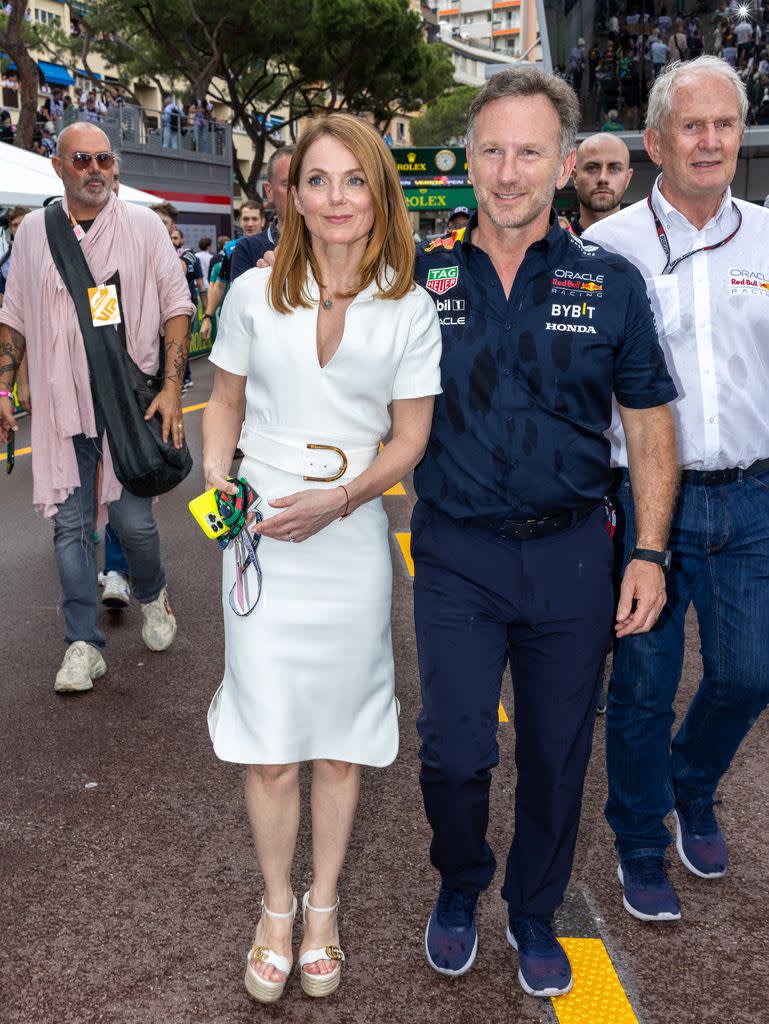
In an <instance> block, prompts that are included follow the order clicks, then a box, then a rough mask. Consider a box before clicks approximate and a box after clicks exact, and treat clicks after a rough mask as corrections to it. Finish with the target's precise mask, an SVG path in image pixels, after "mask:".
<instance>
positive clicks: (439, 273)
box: [426, 267, 459, 295]
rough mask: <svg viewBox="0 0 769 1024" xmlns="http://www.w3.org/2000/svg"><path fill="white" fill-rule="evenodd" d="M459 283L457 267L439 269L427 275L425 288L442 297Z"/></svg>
mask: <svg viewBox="0 0 769 1024" xmlns="http://www.w3.org/2000/svg"><path fill="white" fill-rule="evenodd" d="M458 283H459V267H440V268H439V269H438V270H430V271H428V274H427V282H426V287H427V288H428V289H429V290H430V291H431V292H435V294H436V295H444V294H445V293H446V292H447V291H448V290H449V288H453V287H454V286H455V285H457V284H458Z"/></svg>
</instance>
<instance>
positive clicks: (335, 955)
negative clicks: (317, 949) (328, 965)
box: [325, 946, 344, 960]
mask: <svg viewBox="0 0 769 1024" xmlns="http://www.w3.org/2000/svg"><path fill="white" fill-rule="evenodd" d="M325 953H326V959H327V960H344V953H343V952H342V950H341V949H340V948H339V946H326V949H325Z"/></svg>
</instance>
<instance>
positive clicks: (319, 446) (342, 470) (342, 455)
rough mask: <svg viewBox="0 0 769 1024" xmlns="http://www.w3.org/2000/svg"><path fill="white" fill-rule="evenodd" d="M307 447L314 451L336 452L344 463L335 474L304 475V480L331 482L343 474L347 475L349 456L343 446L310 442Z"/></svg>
mask: <svg viewBox="0 0 769 1024" xmlns="http://www.w3.org/2000/svg"><path fill="white" fill-rule="evenodd" d="M307 447H308V448H311V449H313V450H314V451H320V450H322V451H325V452H336V454H337V455H338V456H339V458H340V459H341V460H342V465H341V467H340V469H339V472H338V473H337V474H336V475H335V476H305V477H302V479H303V480H312V481H313V482H315V483H320V484H330V483H333V482H334V480H338V479H339V478H340V477H341V476H344V475H345V473H346V472H347V456H346V455H345V453H344V452H343V451H342V449H341V448H337V447H336V445H333V444H308V445H307Z"/></svg>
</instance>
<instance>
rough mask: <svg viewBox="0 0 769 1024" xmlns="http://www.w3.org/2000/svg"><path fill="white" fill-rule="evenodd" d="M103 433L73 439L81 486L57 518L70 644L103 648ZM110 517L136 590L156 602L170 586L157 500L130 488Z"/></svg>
mask: <svg viewBox="0 0 769 1024" xmlns="http://www.w3.org/2000/svg"><path fill="white" fill-rule="evenodd" d="M102 436H103V435H101V434H100V435H99V437H86V436H85V435H84V434H79V435H77V436H76V437H73V439H72V440H73V443H74V445H75V455H76V456H77V467H78V470H79V472H80V486H79V487H78V488H76V490H74V491H73V492H72V494H70V496H69V497H68V498H67V500H66V501H65V502H63V503H62V504H61V505H59V511H58V512H57V514H56V515H55V516H54V520H53V547H54V552H55V554H56V562H57V564H58V567H59V579H60V581H61V591H62V600H61V607H62V611H63V612H64V624H65V634H64V635H65V639H66V641H67V643H68V644H72V643H74V642H75V641H76V640H85V642H86V643H89V644H93V646H94V647H99V648H103V647H104V646H105V645H106V642H107V641H106V637H105V635H104V633H103V632H102V630H101V629H99V627H98V625H97V621H96V619H97V612H98V608H99V593H98V584H97V580H96V577H97V567H96V555H95V551H94V542H93V531H94V527H95V525H96V474H97V470H98V465H99V463H100V462H101V458H102ZM107 509H108V513H109V521H110V525H111V526H112V529H113V530H114V531H115V533H116V534H117V536H118V539H119V541H120V543H121V545H122V547H123V551H124V553H125V557H126V561H127V562H128V568H129V571H130V574H131V590H132V592H133V595H134V597H135V598H136V600H137V601H139V602H140V603H141V604H149V603H150V602H151V601H154V600H155V598H156V597H157V596H158V595H159V593H160V591H161V590H162V589H163V587H164V586H165V584H166V574H165V569H164V568H163V563H162V561H161V557H160V535H159V533H158V525H157V523H156V522H155V517H154V515H153V514H152V498H137V497H136V495H135V494H129V493H128V491H126V490H124V491H123V493H122V495H121V496H120V499H119V500H118V501H111V502H110V503H109V505H108V506H107Z"/></svg>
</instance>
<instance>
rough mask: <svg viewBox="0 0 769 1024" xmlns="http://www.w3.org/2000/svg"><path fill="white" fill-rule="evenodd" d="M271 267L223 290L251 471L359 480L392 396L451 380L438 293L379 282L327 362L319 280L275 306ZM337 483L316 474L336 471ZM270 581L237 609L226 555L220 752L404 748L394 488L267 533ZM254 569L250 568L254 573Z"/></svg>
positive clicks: (236, 755)
mask: <svg viewBox="0 0 769 1024" xmlns="http://www.w3.org/2000/svg"><path fill="white" fill-rule="evenodd" d="M269 274H270V271H269V270H267V269H265V270H261V269H255V270H250V271H248V272H247V273H245V274H243V275H242V276H241V277H239V278H238V279H237V280H236V281H235V282H234V284H233V286H232V288H231V289H230V292H229V294H228V296H227V299H226V301H225V305H224V309H223V313H222V318H221V323H220V327H219V332H218V335H217V339H216V343H215V345H214V347H213V351H212V353H211V357H210V358H211V361H212V362H213V363H215V364H216V366H219V367H221V368H222V369H224V370H227V371H228V372H230V373H234V374H238V375H241V376H245V377H246V378H247V380H246V418H245V423H244V426H243V433H242V436H241V441H240V446H241V448H242V449H243V451H244V453H245V457H244V459H243V462H242V463H241V468H240V475H241V476H245V477H246V479H247V480H248V482H249V483H250V484H251V485H252V487H254V489H255V490H256V491H257V492H258V494H259V495H260V496H261V505H260V506H259V508H260V511H261V513H262V515H263V516H264V517H265V518H269V517H270V516H272V515H275V514H277V513H278V512H279V511H280V510H279V509H273V508H271V507H270V505H269V504H268V500H269V499H275V498H280V497H285V496H287V495H290V494H294V493H296V492H297V491H301V490H305V489H306V488H310V487H322V488H333V487H338V486H339V484H340V483H348V482H349V481H351V480H353V479H354V478H355V477H356V476H358V475H360V473H361V472H363V470H364V469H365V468H366V467H367V466H368V465H370V463H371V462H372V461H373V460H374V458H375V457H376V454H377V449H378V445H379V442H380V440H382V438H383V437H384V436H385V435H386V434H387V432H388V430H389V428H390V412H389V409H388V406H389V404H390V402H391V401H392V400H393V399H406V398H420V397H423V396H426V395H434V394H438V393H440V369H439V362H440V353H441V335H440V327H439V324H438V318H437V315H436V312H435V306H434V303H433V301H432V299H431V298H430V296H429V295H428V294H427V292H425V291H424V290H423V289H422V288H420V287H417V286H415V288H414V290H413V291H411V292H410V293H409V294H408V295H406V296H405V297H404V298H402V299H398V300H387V299H381V298H379V297H378V296H377V292H378V288H377V287H376V285H372V286H371V287H369V288H368V289H366V290H365V291H363V292H361V293H360V294H359V295H357V296H356V297H355V299H354V300H353V302H352V303H351V305H350V306H349V308H348V310H347V316H346V321H345V328H344V333H343V336H342V340H341V342H340V344H339V348H338V349H337V351H336V353H335V354H334V356H333V358H332V359H331V360H330V361H329V362H328V363H327V364H326V366H324V367H321V366H320V364H319V362H318V356H317V344H316V323H317V317H318V306H317V300H318V294H319V293H318V288H317V285H316V283H315V281H314V280H313V279H312V278H311V277H310V278H308V284H307V287H308V291H309V293H310V294H311V296H312V298H313V303H314V304H313V307H312V308H311V309H305V308H299V309H297V310H296V311H295V312H294V313H292V314H291V315H283V314H279V313H276V312H275V311H274V310H272V309H271V308H270V306H269V305H268V303H267V297H266V285H267V281H268V279H269ZM311 444H320V445H328V446H334V447H335V448H340V449H342V450H343V451H344V453H345V455H346V457H347V459H348V462H349V465H348V469H347V471H346V472H345V474H344V475H343V476H341V477H340V478H339V479H338V480H335V481H333V482H328V483H322V482H307V481H305V480H304V479H303V477H304V476H305V475H306V476H317V477H329V476H333V475H335V474H336V473H337V472H338V469H339V467H340V466H341V458H340V456H339V455H337V454H336V453H335V452H334V451H332V450H330V449H324V448H321V449H311V448H308V447H307V446H308V445H311ZM258 555H259V560H260V563H261V567H262V571H263V589H262V595H261V598H260V600H259V602H258V604H257V605H256V608H255V610H254V611H253V612H252V613H251V615H249V616H247V617H242V618H241V617H239V616H237V615H236V614H235V613H234V612H233V611H232V610H231V608H230V605H229V600H228V595H229V592H230V589H231V587H232V585H233V582H234V579H235V562H234V551H233V546H232V545H231V546H230V547H229V548H228V549H227V550H226V551H225V552H224V565H223V602H222V603H223V608H224V625H225V670H224V679H223V681H222V684H221V686H220V687H219V689H218V690H217V692H216V694H215V695H214V698H213V701H212V702H211V707H210V709H209V713H208V722H209V730H210V734H211V739H212V741H213V745H214V751H215V753H216V754H217V756H218V757H219V758H221V759H222V760H224V761H233V762H236V763H239V764H288V763H291V762H294V761H307V760H312V759H315V758H333V759H336V760H340V761H348V762H351V763H354V764H362V765H371V766H384V765H387V764H390V763H391V762H392V761H393V760H394V758H395V756H396V754H397V752H398V719H397V702H396V700H395V686H394V672H393V655H392V642H391V635H390V604H391V593H392V565H391V561H390V548H389V541H388V531H387V516H386V514H385V511H384V508H383V505H382V499H381V498H377V499H375V500H373V501H370V502H368V503H366V504H365V505H362V506H361V507H360V508H358V509H356V510H355V511H354V512H353V513H352V514H351V515H349V516H348V517H347V518H345V519H343V520H337V521H334V522H332V523H331V524H330V525H329V526H327V527H326V528H325V529H323V530H321V531H320V532H319V533H317V534H315V535H314V536H312V537H310V538H309V539H308V540H306V541H303V542H302V543H297V544H289V543H287V542H285V541H280V540H274V539H271V538H269V537H263V538H262V539H261V540H260V542H259V546H258ZM249 571H250V570H249Z"/></svg>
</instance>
